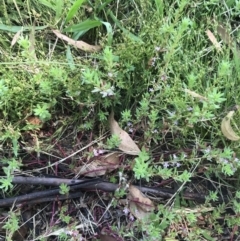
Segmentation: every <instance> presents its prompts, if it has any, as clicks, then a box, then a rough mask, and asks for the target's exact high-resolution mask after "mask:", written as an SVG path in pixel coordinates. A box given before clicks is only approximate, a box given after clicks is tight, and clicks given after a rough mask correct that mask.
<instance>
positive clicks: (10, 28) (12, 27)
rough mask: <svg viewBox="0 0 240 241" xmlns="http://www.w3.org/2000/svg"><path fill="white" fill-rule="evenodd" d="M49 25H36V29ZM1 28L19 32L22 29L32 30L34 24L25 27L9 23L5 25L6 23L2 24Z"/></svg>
mask: <svg viewBox="0 0 240 241" xmlns="http://www.w3.org/2000/svg"><path fill="white" fill-rule="evenodd" d="M47 27H48V26H47V25H45V26H40V27H35V30H43V29H45V28H47ZM0 30H3V31H8V32H13V33H17V32H18V31H20V30H22V31H29V30H32V26H29V27H23V26H9V25H5V24H0Z"/></svg>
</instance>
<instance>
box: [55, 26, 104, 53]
mask: <svg viewBox="0 0 240 241" xmlns="http://www.w3.org/2000/svg"><path fill="white" fill-rule="evenodd" d="M52 31H53V33H54V34H55V35H56V36H57V37H58V38H60V39H62V40H64V41H66V42H67V43H68V44H70V45H73V46H74V47H76V48H78V49H81V50H83V51H86V52H97V51H100V50H101V46H99V45H96V46H94V45H90V44H87V43H85V42H83V41H76V40H73V39H71V38H69V37H67V36H66V35H64V34H62V33H60V31H58V30H52Z"/></svg>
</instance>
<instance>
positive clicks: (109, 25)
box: [102, 22, 113, 46]
mask: <svg viewBox="0 0 240 241" xmlns="http://www.w3.org/2000/svg"><path fill="white" fill-rule="evenodd" d="M102 24H104V25H105V27H106V29H107V36H108V45H109V46H110V45H112V40H113V30H112V26H111V24H110V23H108V22H102Z"/></svg>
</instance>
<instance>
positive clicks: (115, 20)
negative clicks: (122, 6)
mask: <svg viewBox="0 0 240 241" xmlns="http://www.w3.org/2000/svg"><path fill="white" fill-rule="evenodd" d="M108 14H109V15H110V17H111V18H112V20H113V21H114V23H115V24H116V25H117V26H118V27H119V28H120V29H121V30H122V31H123V33H124V34H125V35H126V36H128V37H129V38H130V39H131V40H133V41H136V42H141V43H143V41H142V39H141V38H139V37H137V36H136V35H134V34H132V33H131V32H130V31H128V30H127V29H125V28H124V27H123V26H122V25H121V24H120V22H119V21H118V20H117V18H116V17H115V16H114V14H113V12H112V11H111V10H108Z"/></svg>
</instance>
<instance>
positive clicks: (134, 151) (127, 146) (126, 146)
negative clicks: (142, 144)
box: [109, 112, 140, 156]
mask: <svg viewBox="0 0 240 241" xmlns="http://www.w3.org/2000/svg"><path fill="white" fill-rule="evenodd" d="M109 125H110V130H111V134H112V135H118V136H119V138H120V139H121V143H120V145H119V147H118V148H119V149H120V150H121V151H123V152H124V153H126V154H129V155H134V156H135V155H138V154H139V153H140V149H139V148H138V146H137V145H136V143H135V142H134V141H133V139H132V138H131V137H130V136H129V135H128V133H127V132H126V131H124V130H123V129H122V128H121V127H120V126H119V125H118V123H117V121H115V119H114V114H113V112H112V113H111V114H110V116H109Z"/></svg>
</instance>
